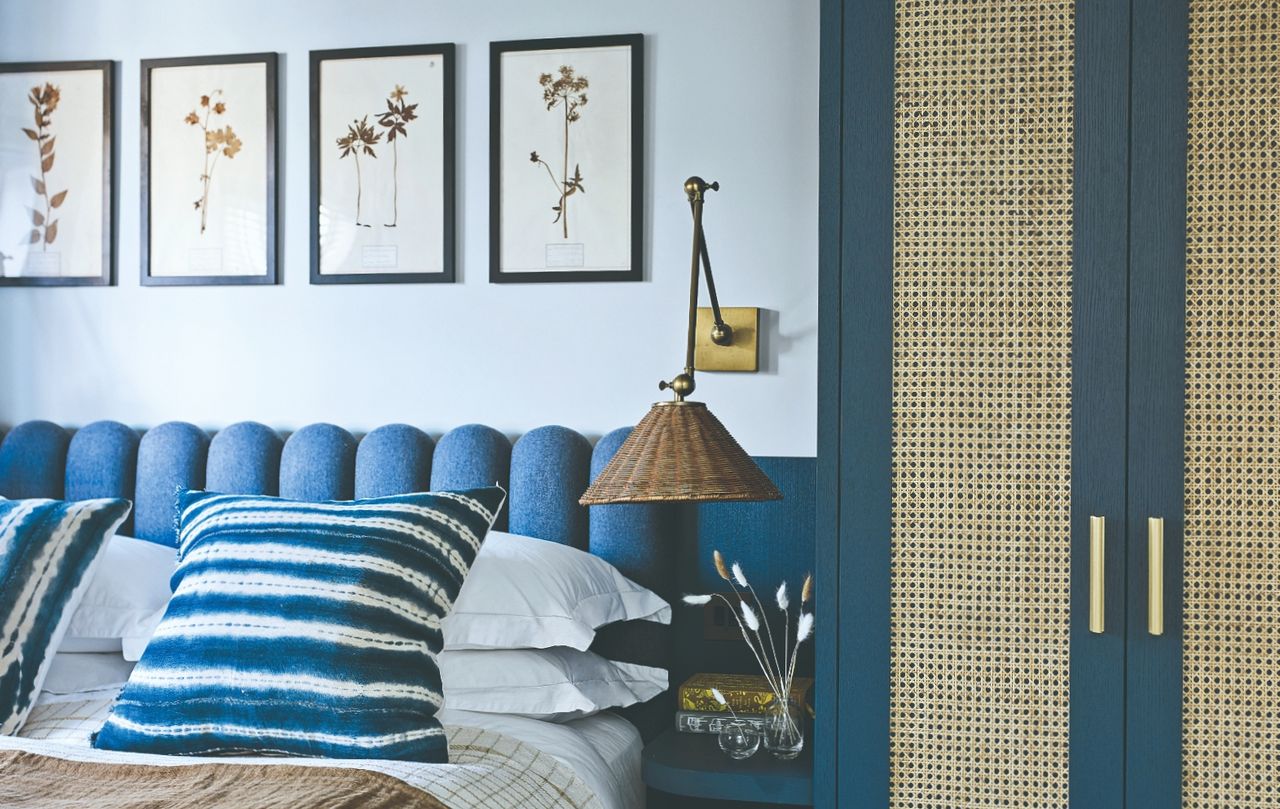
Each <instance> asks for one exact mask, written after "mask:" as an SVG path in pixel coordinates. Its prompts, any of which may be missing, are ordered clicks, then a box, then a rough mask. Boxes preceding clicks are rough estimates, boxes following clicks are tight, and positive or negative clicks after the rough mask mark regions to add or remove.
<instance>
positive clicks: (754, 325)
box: [693, 306, 760, 371]
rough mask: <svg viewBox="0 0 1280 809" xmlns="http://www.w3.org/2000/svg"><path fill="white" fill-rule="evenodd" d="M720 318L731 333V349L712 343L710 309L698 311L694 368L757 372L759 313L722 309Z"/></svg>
mask: <svg viewBox="0 0 1280 809" xmlns="http://www.w3.org/2000/svg"><path fill="white" fill-rule="evenodd" d="M720 316H721V317H723V318H724V322H725V323H727V324H728V325H729V326H730V328H732V329H733V345H729V346H718V345H716V344H715V343H713V342H711V325H712V324H713V323H715V320H714V319H713V318H712V317H711V308H710V307H701V306H700V307H698V329H697V334H696V342H695V345H694V352H693V367H694V368H695V369H697V370H699V371H758V370H760V339H759V338H760V310H759V309H757V308H756V307H754V306H722V307H720Z"/></svg>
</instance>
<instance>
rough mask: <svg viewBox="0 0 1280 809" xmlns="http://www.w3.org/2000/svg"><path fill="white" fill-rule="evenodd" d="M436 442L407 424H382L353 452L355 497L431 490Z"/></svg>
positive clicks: (361, 497) (361, 441) (362, 440)
mask: <svg viewBox="0 0 1280 809" xmlns="http://www.w3.org/2000/svg"><path fill="white" fill-rule="evenodd" d="M435 448H436V442H434V441H432V440H431V436H429V435H427V434H426V433H424V432H423V431H422V430H419V429H418V428H417V427H410V426H409V425H408V424H385V425H383V426H381V427H379V428H378V429H376V430H374V431H373V432H371V433H369V434H368V435H366V436H365V437H364V438H362V439H360V446H359V448H357V449H356V497H357V498H358V499H363V498H366V497H383V496H385V495H389V494H404V493H406V492H425V491H427V490H428V489H430V488H431V456H432V453H434V452H435Z"/></svg>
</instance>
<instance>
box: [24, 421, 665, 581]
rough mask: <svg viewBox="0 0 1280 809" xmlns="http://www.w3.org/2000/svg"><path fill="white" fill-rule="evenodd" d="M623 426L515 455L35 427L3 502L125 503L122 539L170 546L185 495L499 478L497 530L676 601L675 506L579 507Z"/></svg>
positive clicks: (374, 489) (163, 429) (396, 428)
mask: <svg viewBox="0 0 1280 809" xmlns="http://www.w3.org/2000/svg"><path fill="white" fill-rule="evenodd" d="M628 430H629V428H623V429H619V430H614V431H613V432H611V433H609V434H608V435H606V436H604V438H602V439H600V441H599V442H597V443H596V445H595V447H594V448H592V446H591V444H590V442H588V441H587V439H586V438H584V437H582V436H581V435H580V434H578V433H576V432H574V431H573V430H570V429H568V428H565V427H557V426H547V427H538V428H537V429H534V430H531V431H529V432H528V433H526V434H524V435H523V436H521V437H520V439H519V440H517V441H516V442H515V443H514V445H513V444H512V443H511V442H510V441H509V440H508V439H507V437H506V436H505V435H503V434H502V433H500V432H498V431H497V430H495V429H493V428H491V427H486V426H484V425H481V424H468V425H466V426H463V427H458V428H456V429H453V430H450V431H449V432H447V433H445V434H444V436H443V437H441V438H440V440H439V441H433V440H432V438H431V436H429V435H427V434H426V433H425V432H423V431H422V430H419V429H418V428H416V427H411V426H409V425H407V424H388V425H385V426H383V427H379V428H377V429H376V430H373V431H372V432H370V433H368V434H367V435H365V436H363V437H362V438H360V439H357V438H356V437H355V436H353V435H352V434H351V433H350V432H348V431H346V430H344V429H342V428H341V427H336V426H334V425H332V424H311V425H308V426H306V427H303V428H302V429H300V430H298V431H297V432H295V433H293V434H291V435H289V436H288V438H285V439H282V438H281V436H280V434H279V433H277V432H276V431H275V430H272V429H271V428H270V427H267V426H266V425H263V424H259V423H257V422H249V421H246V422H240V423H238V424H232V425H231V426H229V427H226V428H225V429H222V430H219V431H217V432H215V433H213V434H212V435H210V434H209V433H206V432H205V431H204V430H201V429H200V428H199V427H196V426H195V425H193V424H188V423H186V422H180V421H171V422H167V423H165V424H161V425H159V426H158V427H153V428H151V429H149V430H146V431H138V430H134V429H133V428H131V427H128V426H126V425H124V424H121V423H119V422H115V421H97V422H94V423H92V424H89V425H86V426H85V427H82V428H80V429H79V430H68V429H66V428H63V427H61V426H59V425H57V424H53V423H51V422H48V421H28V422H25V423H23V424H19V425H18V426H16V427H14V428H13V429H12V430H10V431H9V432H8V433H7V434H5V435H4V438H3V442H0V496H4V497H9V498H19V497H51V498H57V499H69V500H82V499H86V498H92V497H126V498H128V499H130V500H132V501H133V502H134V510H133V515H132V516H131V517H130V520H129V522H128V523H127V524H126V525H125V526H124V527H123V529H122V533H128V534H131V535H133V536H137V537H140V538H142V539H147V540H150V541H152V542H158V543H161V544H166V545H173V544H175V543H176V535H175V528H174V514H173V510H174V493H175V491H176V490H177V489H178V488H179V487H185V488H193V489H208V490H210V491H220V492H232V493H244V494H268V495H279V496H281V497H287V498H290V499H293V500H350V499H352V498H364V497H378V496H380V495H387V494H399V493H404V492H414V491H426V490H428V489H435V490H442V489H462V488H471V487H476V486H488V485H492V484H493V483H495V482H496V483H498V484H500V485H502V486H503V487H505V488H506V489H507V491H508V492H509V494H510V496H509V498H508V501H507V506H506V508H505V509H504V510H503V513H502V514H500V515H499V516H498V520H497V523H496V524H495V528H497V529H499V530H509V531H511V532H512V533H517V534H523V535H525V536H532V537H538V538H539V539H545V540H548V541H551V542H560V543H563V544H566V545H572V546H574V547H576V548H581V549H583V550H587V551H590V552H591V553H592V554H595V555H597V556H600V557H601V558H603V559H605V560H607V561H608V562H610V563H611V564H613V565H614V566H615V567H617V568H618V569H619V570H621V571H622V572H623V574H625V575H626V576H628V577H629V578H631V579H632V580H634V581H636V582H639V583H640V584H643V585H645V586H646V587H649V588H651V589H653V590H655V591H656V592H658V593H660V594H662V595H663V596H664V597H668V598H670V597H671V595H672V593H670V592H668V590H669V588H670V586H671V582H672V581H674V579H675V577H674V576H673V575H672V571H673V569H674V564H675V549H676V545H677V539H676V534H677V530H676V525H675V521H674V519H673V517H672V514H671V509H670V507H669V506H661V505H624V506H593V507H591V508H589V509H588V508H584V507H582V506H579V505H578V497H579V496H581V494H582V492H583V491H585V490H586V488H587V485H588V483H589V482H590V478H591V477H593V476H594V475H595V474H597V473H598V472H599V471H600V470H601V469H603V468H604V465H605V464H606V463H608V461H609V459H610V458H611V457H613V453H614V452H616V451H617V449H618V447H619V446H620V445H621V444H622V441H623V440H624V439H625V438H626V436H627V432H628Z"/></svg>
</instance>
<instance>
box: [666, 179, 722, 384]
mask: <svg viewBox="0 0 1280 809" xmlns="http://www.w3.org/2000/svg"><path fill="white" fill-rule="evenodd" d="M684 190H685V194H686V195H687V196H688V197H689V209H690V211H691V212H692V213H693V257H692V259H691V261H690V267H689V331H688V339H687V342H686V343H685V358H684V371H683V372H682V373H680V374H677V375H676V377H675V379H672V380H671V381H670V382H667V381H665V380H664V381H662V382H659V383H658V390H667V389H668V388H670V389H671V390H672V391H673V392H674V393H675V395H676V401H678V402H682V401H684V398H685V397H686V396H688V395H689V394H691V393H693V390H694V388H695V386H696V385H695V383H694V380H693V374H694V368H693V362H694V346H695V344H696V334H697V329H698V277H699V275H700V274H701V273H700V272H699V270H700V269H701V270H704V271H705V272H706V276H707V293H708V294H709V295H710V297H711V313H712V319H713V320H714V325H713V326H712V327H711V341H712V342H713V343H715V344H716V345H722V346H727V345H730V344H731V343H733V329H731V328H730V327H729V325H728V324H727V323H725V322H724V319H723V318H722V317H721V316H720V299H719V298H718V297H717V296H716V282H715V278H714V277H712V275H711V256H710V254H709V253H708V252H707V236H706V233H705V232H704V231H703V229H702V208H703V205H704V204H705V195H706V192H707V191H719V190H720V183H718V182H715V183H708V182H707V181H706V180H703V179H702V178H701V177H690V178H689V179H688V180H685V183H684Z"/></svg>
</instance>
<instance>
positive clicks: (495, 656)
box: [438, 647, 667, 722]
mask: <svg viewBox="0 0 1280 809" xmlns="http://www.w3.org/2000/svg"><path fill="white" fill-rule="evenodd" d="M438 659H439V663H440V680H441V683H442V685H443V686H444V704H445V706H446V707H448V708H450V709H452V710H458V711H479V712H482V713H502V714H513V715H516V716H527V717H529V718H530V719H546V720H550V721H553V722H564V721H568V720H570V719H580V718H582V717H584V716H591V715H592V714H595V713H599V712H600V711H603V710H607V709H609V708H625V707H626V706H628V705H634V704H636V703H637V702H644V701H646V700H649V699H652V698H654V697H656V696H658V695H659V694H661V693H662V692H663V691H666V690H667V672H666V670H664V669H655V668H650V667H648V666H637V665H635V664H632V663H618V662H614V661H612V660H606V659H604V658H603V657H601V656H600V655H598V654H595V653H594V652H581V651H578V650H577V649H566V648H563V647H560V648H555V649H488V650H469V651H456V652H450V651H447V650H446V651H444V652H441V653H440V656H439V658H438Z"/></svg>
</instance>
